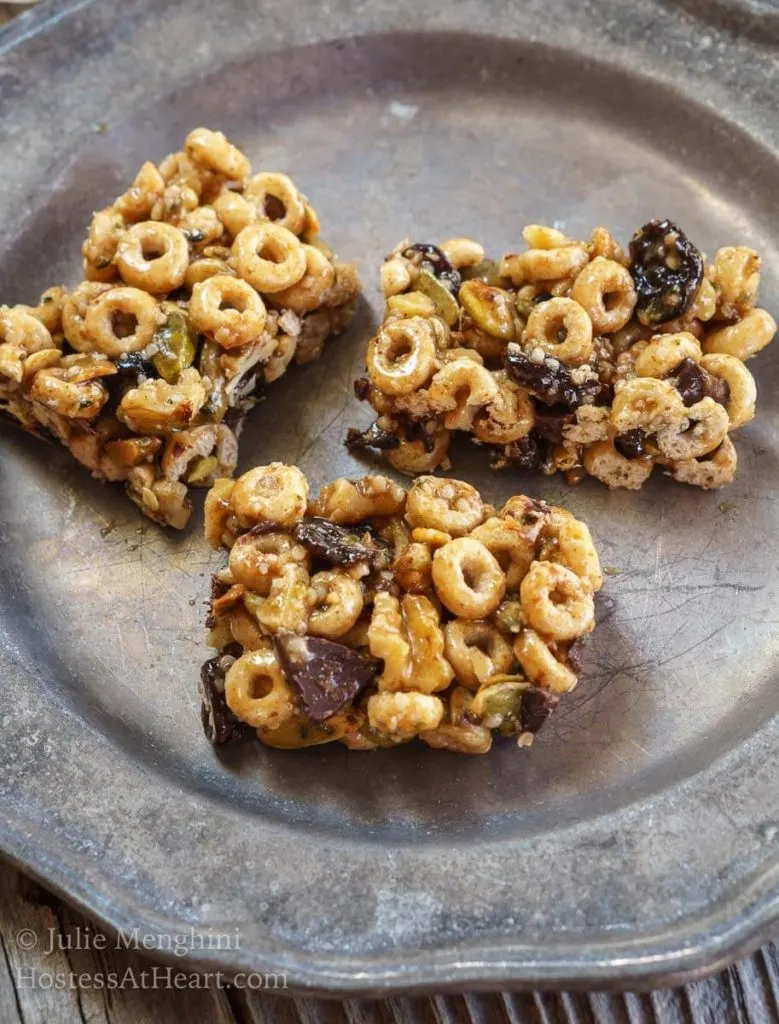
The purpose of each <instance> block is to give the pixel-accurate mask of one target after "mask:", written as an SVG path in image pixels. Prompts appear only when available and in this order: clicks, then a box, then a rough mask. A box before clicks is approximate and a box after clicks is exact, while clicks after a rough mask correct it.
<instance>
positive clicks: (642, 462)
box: [582, 440, 654, 491]
mask: <svg viewBox="0 0 779 1024" xmlns="http://www.w3.org/2000/svg"><path fill="white" fill-rule="evenodd" d="M582 462H583V464H584V468H585V469H586V470H587V472H588V473H589V474H590V476H594V477H595V479H596V480H600V482H601V483H603V484H606V486H607V487H612V488H614V487H624V488H625V489H626V490H629V491H638V490H640V489H641V487H642V486H643V485H644V483H645V482H646V481H647V480H648V479H649V477H650V476H651V475H652V470H653V469H654V463H653V462H652V460H651V459H650V458H649V457H648V456H641V457H640V458H637V459H627V458H625V456H624V455H622V454H621V453H620V452H618V451H617V449H616V448H615V447H614V442H613V441H611V440H606V441H595V442H594V444H591V445H589V446H588V447H587V448H586V449H585V451H584V455H583V457H582Z"/></svg>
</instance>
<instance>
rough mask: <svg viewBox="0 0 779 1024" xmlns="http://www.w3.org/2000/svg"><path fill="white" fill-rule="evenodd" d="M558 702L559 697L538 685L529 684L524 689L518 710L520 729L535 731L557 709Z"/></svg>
mask: <svg viewBox="0 0 779 1024" xmlns="http://www.w3.org/2000/svg"><path fill="white" fill-rule="evenodd" d="M559 703H560V698H559V697H556V696H555V695H554V694H553V693H549V691H548V690H542V689H541V688H540V687H538V686H531V687H530V688H529V689H528V690H524V691H523V693H522V705H521V707H520V712H519V715H520V718H519V721H520V725H521V727H522V731H523V732H532V733H537V732H538V731H539V729H540V728H541V727H542V726H543V725H544V723H545V722H546V720H547V718H549V717H550V716H551V715H553V714H554V713H555V711H557V707H558V705H559Z"/></svg>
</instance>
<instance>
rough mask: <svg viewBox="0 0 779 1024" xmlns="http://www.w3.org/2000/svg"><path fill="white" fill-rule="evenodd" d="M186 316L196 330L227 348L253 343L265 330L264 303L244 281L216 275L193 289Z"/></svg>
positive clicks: (225, 275)
mask: <svg viewBox="0 0 779 1024" xmlns="http://www.w3.org/2000/svg"><path fill="white" fill-rule="evenodd" d="M189 315H190V318H191V320H192V325H193V326H194V328H195V330H197V331H200V332H202V333H203V334H208V335H209V336H210V337H212V338H213V339H214V341H215V342H216V343H217V344H218V345H221V346H222V348H226V349H232V348H240V347H241V346H242V345H248V344H249V343H250V342H252V341H256V340H257V338H259V337H260V335H261V334H262V332H263V330H264V328H265V319H266V314H265V303H264V302H263V301H262V299H261V298H260V296H259V295H258V294H257V292H256V291H255V290H254V288H252V287H251V285H249V284H247V283H246V281H241V280H240V279H239V278H237V277H230V276H229V275H228V274H216V275H215V276H214V277H208V278H206V279H205V280H203V281H199V282H198V283H197V284H196V285H195V286H194V287H193V289H192V297H191V299H190V303H189Z"/></svg>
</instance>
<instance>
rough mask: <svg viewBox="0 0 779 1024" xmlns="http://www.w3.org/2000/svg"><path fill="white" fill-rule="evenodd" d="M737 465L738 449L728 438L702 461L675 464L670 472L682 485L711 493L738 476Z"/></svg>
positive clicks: (688, 460) (692, 460) (672, 464)
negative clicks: (700, 488)
mask: <svg viewBox="0 0 779 1024" xmlns="http://www.w3.org/2000/svg"><path fill="white" fill-rule="evenodd" d="M737 464H738V457H737V455H736V447H735V445H734V444H733V442H732V441H731V440H730V438H729V437H727V436H726V437H725V438H724V440H723V442H722V444H721V445H720V446H719V448H717V449H716V450H715V451H714V452H712V453H710V454H709V455H707V456H704V457H703V458H702V459H687V460H685V461H683V462H673V463H671V465H670V467H669V472H670V474H671V476H672V477H673V478H674V480H678V481H679V482H680V483H683V484H692V486H693V487H702V488H703V489H704V490H706V491H709V490H714V489H716V488H717V487H724V486H725V484H729V483H730V482H731V480H732V479H733V477H734V476H735V475H736V466H737Z"/></svg>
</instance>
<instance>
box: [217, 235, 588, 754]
mask: <svg viewBox="0 0 779 1024" xmlns="http://www.w3.org/2000/svg"><path fill="white" fill-rule="evenodd" d="M457 246H459V247H460V248H457ZM457 246H455V245H454V243H452V248H453V249H454V250H455V251H457V252H462V254H463V258H466V257H468V258H473V251H472V249H470V248H469V247H468V246H466V245H465V244H464V241H463V240H457ZM205 531H206V538H207V540H208V541H209V542H210V543H211V544H212V546H213V547H215V548H226V549H227V551H228V553H229V554H228V561H227V565H226V566H225V568H224V569H222V570H221V571H220V572H218V573H216V574H215V575H214V577H213V579H212V584H211V607H210V614H209V618H208V625H209V628H210V634H209V643H210V644H211V646H213V647H215V648H216V649H217V652H218V653H217V654H216V656H215V657H214V658H212V659H210V660H209V661H207V662H206V664H205V665H204V666H203V670H202V674H201V695H202V698H203V723H204V726H205V729H206V733H207V735H208V737H209V739H210V740H211V741H212V742H214V743H222V742H225V741H227V740H229V739H232V738H234V737H236V736H238V735H239V734H240V732H241V731H242V726H245V727H249V728H251V729H254V730H256V733H257V735H258V737H259V738H260V740H262V742H263V743H266V744H267V745H269V746H272V747H283V748H298V747H305V746H311V745H313V744H318V743H328V742H331V741H336V740H337V741H338V742H340V743H343V744H345V745H346V746H347V747H349V748H350V749H352V750H373V749H375V748H377V747H391V746H395V745H397V744H400V743H406V742H408V741H410V740H413V739H415V738H418V739H420V740H422V741H423V742H424V743H427V744H428V745H429V746H431V747H433V748H435V749H445V750H452V751H455V752H458V753H463V754H483V753H486V752H487V751H488V750H489V749H490V747H491V745H492V742H493V735H495V734H497V735H499V736H513V737H514V738H515V740H518V743H519V746H520V747H525V746H528V745H529V743H530V742H531V741H532V738H533V736H534V735H535V733H536V732H538V730H539V729H540V727H541V726H542V725H543V723H544V722H545V721H546V719H547V718H548V717H549V716H550V715H551V714H552V713H553V712H554V711H555V710H556V709H557V706H558V704H559V701H560V697H561V695H562V694H564V693H567V692H568V691H569V690H571V689H573V687H574V686H575V685H576V682H577V677H578V671H579V657H578V656H579V649H580V646H581V642H582V641H583V639H584V638H585V637H587V636H588V635H589V633H590V632H591V631H592V629H593V627H594V624H595V607H594V595H595V592H596V591H598V590H599V589H600V587H601V585H602V583H603V575H602V573H601V569H600V562H599V559H598V554H597V551H596V549H595V545H594V543H593V540H592V537H591V535H590V531H589V529H588V528H587V526H586V525H585V524H584V523H583V522H581V521H580V520H578V519H575V518H574V517H573V516H572V515H570V513H568V512H566V511H564V510H563V509H560V508H555V507H554V506H552V505H548V504H546V503H545V502H543V501H537V500H535V499H532V498H526V497H524V496H522V495H517V496H515V497H513V498H510V499H509V500H508V501H507V502H506V503H505V504H504V506H503V507H502V508H501V509H496V508H493V507H492V506H491V505H488V504H487V503H486V502H484V501H483V500H482V497H481V495H480V494H479V492H478V491H477V490H475V488H473V487H471V486H470V484H467V483H464V482H462V481H459V480H448V479H445V478H440V477H431V476H420V477H418V478H417V479H416V480H415V481H414V482H413V483H412V484H411V486H410V487H409V489H408V490H407V491H406V490H404V489H403V488H402V487H400V486H399V485H398V484H396V483H394V482H393V481H392V480H390V479H388V478H387V477H383V476H366V477H363V478H362V479H359V480H346V479H340V480H335V481H333V482H332V483H330V484H327V486H325V487H324V488H323V489H322V490H321V491H320V493H319V494H318V495H317V496H315V497H314V496H312V495H310V494H309V489H308V483H307V481H306V478H305V477H304V476H303V474H302V473H301V472H300V470H299V469H297V468H296V467H295V466H286V465H283V464H281V463H271V464H269V465H267V466H258V467H256V468H255V469H251V470H249V472H247V473H244V474H243V476H241V477H239V478H238V479H237V480H229V479H219V480H217V481H216V482H215V483H214V486H213V487H212V489H211V491H210V492H209V494H208V496H207V498H206V510H205Z"/></svg>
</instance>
